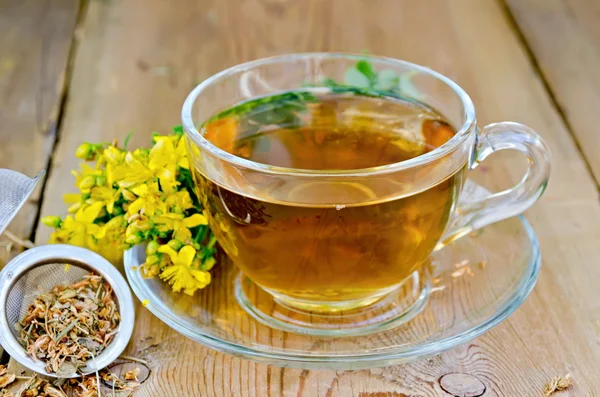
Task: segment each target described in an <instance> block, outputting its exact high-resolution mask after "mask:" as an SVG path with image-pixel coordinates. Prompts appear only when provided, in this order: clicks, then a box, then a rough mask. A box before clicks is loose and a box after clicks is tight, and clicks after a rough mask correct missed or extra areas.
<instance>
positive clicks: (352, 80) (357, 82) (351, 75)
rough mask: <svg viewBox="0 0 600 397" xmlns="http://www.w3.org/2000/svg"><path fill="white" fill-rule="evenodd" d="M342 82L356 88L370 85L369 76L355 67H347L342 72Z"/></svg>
mask: <svg viewBox="0 0 600 397" xmlns="http://www.w3.org/2000/svg"><path fill="white" fill-rule="evenodd" d="M344 83H346V84H347V85H349V86H353V87H358V88H369V87H370V86H371V81H370V80H369V78H368V77H367V76H366V75H365V74H364V73H362V72H360V71H359V70H358V69H355V68H348V70H346V73H344Z"/></svg>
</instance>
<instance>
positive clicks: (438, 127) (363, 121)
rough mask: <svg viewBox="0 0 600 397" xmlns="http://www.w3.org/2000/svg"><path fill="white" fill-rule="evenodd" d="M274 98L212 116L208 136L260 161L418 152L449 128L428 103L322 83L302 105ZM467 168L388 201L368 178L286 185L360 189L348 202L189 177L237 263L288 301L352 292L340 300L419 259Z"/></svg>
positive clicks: (382, 283)
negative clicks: (326, 87) (252, 194)
mask: <svg viewBox="0 0 600 397" xmlns="http://www.w3.org/2000/svg"><path fill="white" fill-rule="evenodd" d="M278 106H279V104H277V103H275V104H274V105H271V106H267V107H264V106H263V107H261V108H260V109H258V110H257V111H256V112H250V114H245V115H241V116H239V115H232V116H227V117H225V118H223V119H219V120H216V121H213V122H210V123H208V124H207V125H206V130H205V137H206V138H207V139H208V140H209V141H211V142H212V143H213V144H215V145H216V146H219V147H220V148H221V149H224V150H226V151H228V152H230V153H232V154H235V155H237V156H239V157H243V158H245V159H248V160H252V161H255V162H259V163H264V164H269V165H274V166H280V167H288V168H298V169H307V170H353V169H361V168H369V167H378V166H384V165H388V164H392V163H397V162H401V161H405V160H408V159H411V158H414V157H416V156H419V155H422V154H424V153H426V152H428V151H431V150H433V149H435V148H436V147H438V146H440V145H442V144H443V143H445V142H446V141H448V140H449V139H450V138H452V136H453V135H454V133H455V131H454V130H453V128H452V127H451V126H450V124H449V123H447V122H446V121H445V120H444V119H443V118H442V117H441V116H440V115H439V114H437V113H435V112H434V111H432V110H431V109H428V108H426V107H424V106H421V105H417V104H414V103H411V102H407V101H401V100H397V99H387V98H386V99H381V98H370V97H364V96H355V95H350V96H348V95H336V94H331V93H330V94H327V95H320V96H319V97H318V100H316V101H311V102H310V103H306V104H303V105H302V106H299V107H298V109H296V108H294V107H293V106H292V109H291V110H289V109H288V108H289V103H282V104H281V107H280V108H278ZM261 112H262V113H261ZM267 112H269V113H268V114H267ZM263 113H264V114H263ZM464 169H465V167H463V169H462V170H461V171H458V172H457V173H456V174H454V175H452V176H450V177H448V178H447V179H445V180H443V181H441V182H440V183H438V184H437V185H435V186H431V187H430V188H429V189H427V190H425V191H422V192H420V193H418V194H414V195H411V196H408V197H398V198H396V199H392V200H388V201H385V202H377V201H376V200H370V199H369V197H371V195H370V194H369V192H368V191H367V190H368V188H366V187H361V186H356V185H353V186H348V187H343V186H337V187H335V186H334V187H328V186H323V185H318V184H317V185H311V184H310V183H307V185H306V186H300V187H296V188H295V190H294V192H292V193H291V194H292V195H294V194H295V195H297V196H298V197H302V195H311V197H315V198H317V200H315V201H316V202H318V201H319V200H318V198H319V195H324V196H326V195H331V193H332V192H331V191H328V189H330V188H332V189H348V192H341V193H340V192H339V191H338V192H334V193H340V194H346V193H347V194H362V195H364V197H365V200H364V202H361V203H358V204H352V205H344V206H336V205H333V204H328V205H323V206H315V205H311V206H305V205H302V204H294V203H293V202H292V203H290V202H289V201H288V202H285V203H282V202H278V201H277V200H267V201H264V200H257V199H254V198H249V197H245V196H243V195H240V194H238V193H234V192H232V191H230V190H227V189H225V188H223V187H221V186H219V185H217V184H216V183H214V182H213V181H211V180H209V179H207V178H206V177H205V176H203V175H202V174H201V173H200V172H198V171H196V172H195V178H196V182H197V185H198V187H199V189H198V190H199V197H200V199H201V201H202V202H203V203H204V205H205V211H206V216H207V217H208V219H209V223H210V226H211V228H212V230H213V231H214V233H215V235H216V236H217V238H218V240H219V242H220V243H221V245H222V246H223V248H224V249H225V251H226V252H227V254H228V255H229V256H230V257H231V258H232V260H233V261H234V262H235V263H236V265H237V266H239V268H240V269H241V270H242V271H243V273H244V274H246V275H247V276H248V277H249V278H250V279H251V280H253V281H254V282H255V283H257V284H258V285H260V286H261V287H263V288H265V289H267V290H268V291H269V292H271V293H272V294H273V295H275V296H276V297H278V298H280V299H281V300H283V301H287V303H288V304H291V305H292V306H297V307H302V304H303V302H313V303H314V302H316V301H318V302H321V303H322V306H323V310H327V308H328V307H330V306H331V307H335V306H336V304H337V303H341V302H348V307H346V308H349V307H354V306H360V305H363V304H365V303H368V301H369V300H371V301H372V300H373V297H377V296H382V295H384V294H385V293H387V292H389V291H391V290H393V289H394V288H395V287H396V286H397V285H399V283H401V282H402V281H403V280H404V279H406V278H407V277H408V276H410V275H411V273H413V272H414V271H415V270H416V269H418V268H419V266H421V264H422V263H423V262H424V261H425V260H426V259H427V257H428V256H429V254H430V253H431V251H432V250H433V248H434V247H435V244H436V243H437V241H438V240H439V239H440V237H441V235H442V233H443V232H444V229H445V228H446V224H447V222H448V217H449V214H450V213H451V210H452V208H453V204H454V202H455V199H456V197H457V195H458V193H459V190H460V188H461V187H462V182H463V176H464V174H465V172H463V170H464ZM365 189H367V190H365ZM311 308H313V309H314V305H312V306H311Z"/></svg>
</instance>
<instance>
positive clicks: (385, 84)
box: [376, 69, 400, 91]
mask: <svg viewBox="0 0 600 397" xmlns="http://www.w3.org/2000/svg"><path fill="white" fill-rule="evenodd" d="M399 82H400V78H399V77H398V74H397V73H396V71H394V70H392V69H385V70H382V71H381V72H379V76H378V77H377V85H376V88H377V89H379V90H384V91H388V90H393V89H395V88H397V87H398V83H399Z"/></svg>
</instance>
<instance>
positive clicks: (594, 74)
mask: <svg viewBox="0 0 600 397" xmlns="http://www.w3.org/2000/svg"><path fill="white" fill-rule="evenodd" d="M506 4H507V5H508V7H509V9H510V11H511V13H512V15H513V16H514V19H515V21H516V22H517V24H518V28H519V29H520V30H521V31H522V33H523V36H524V38H525V39H526V40H527V42H528V45H529V47H530V48H531V51H532V53H533V55H534V56H535V58H536V60H537V62H538V64H539V68H540V70H541V72H542V74H543V76H544V78H545V79H546V81H547V84H548V85H549V88H550V90H551V91H552V92H553V94H554V96H555V97H556V102H557V104H558V106H559V107H560V110H561V111H562V112H563V114H564V117H565V118H566V120H567V121H568V123H569V125H570V126H571V128H572V132H573V134H574V135H575V137H576V139H577V141H578V142H579V145H580V147H581V150H582V151H583V153H584V155H585V158H586V160H587V161H588V163H589V165H590V168H591V169H592V172H593V173H594V176H595V178H596V182H598V181H600V158H599V157H598V150H600V134H598V126H599V125H600V114H599V113H598V112H596V111H594V109H599V108H600V2H598V1H595V0H568V1H566V0H506Z"/></svg>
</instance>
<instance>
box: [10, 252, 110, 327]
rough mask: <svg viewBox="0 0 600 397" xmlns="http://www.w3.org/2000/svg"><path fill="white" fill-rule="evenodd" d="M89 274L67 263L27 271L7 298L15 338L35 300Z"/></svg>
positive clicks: (37, 267) (87, 271)
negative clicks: (58, 286)
mask: <svg viewBox="0 0 600 397" xmlns="http://www.w3.org/2000/svg"><path fill="white" fill-rule="evenodd" d="M89 273H90V270H89V269H87V268H86V267H83V266H81V265H80V264H73V263H70V264H69V266H65V262H62V263H48V264H43V265H39V266H36V267H33V268H31V269H29V270H28V271H26V272H25V273H24V274H23V275H22V276H21V278H19V279H18V280H17V282H16V283H14V284H13V286H12V288H11V289H10V290H9V291H8V295H7V298H6V309H5V310H6V318H7V320H8V325H9V326H10V329H11V331H12V334H13V335H14V336H15V338H17V339H19V336H20V335H19V331H18V328H16V324H17V323H18V322H19V321H20V320H21V319H23V318H24V317H25V315H26V314H27V309H28V308H29V306H30V305H31V304H32V303H33V301H34V300H35V298H37V297H38V296H39V295H40V294H43V293H45V292H50V291H51V290H52V288H53V287H55V286H57V285H61V284H63V285H64V284H72V283H75V282H77V281H80V280H81V279H82V278H83V277H84V276H85V275H86V274H89ZM117 304H118V302H117Z"/></svg>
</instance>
